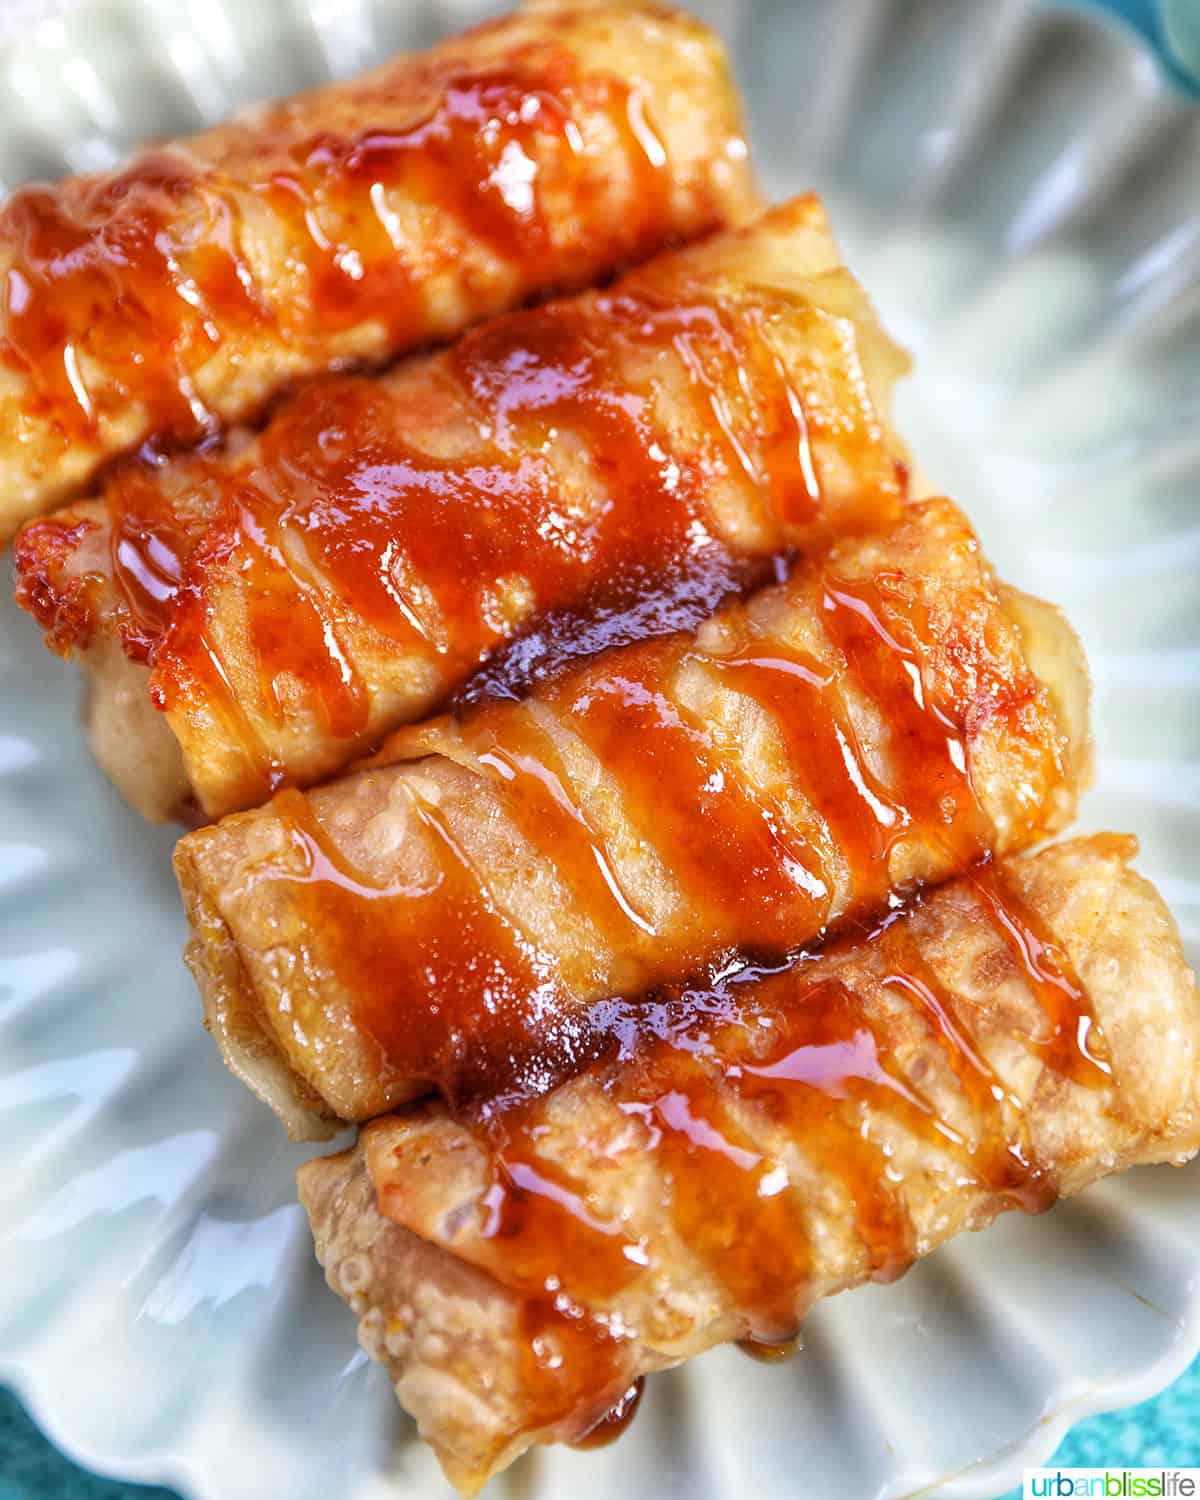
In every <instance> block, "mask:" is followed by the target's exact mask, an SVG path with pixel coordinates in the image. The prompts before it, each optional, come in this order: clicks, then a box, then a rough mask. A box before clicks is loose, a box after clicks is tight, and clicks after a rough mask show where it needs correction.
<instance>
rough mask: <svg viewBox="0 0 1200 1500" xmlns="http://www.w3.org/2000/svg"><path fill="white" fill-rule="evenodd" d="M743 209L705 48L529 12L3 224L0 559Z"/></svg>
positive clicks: (63, 188) (162, 154)
mask: <svg viewBox="0 0 1200 1500" xmlns="http://www.w3.org/2000/svg"><path fill="white" fill-rule="evenodd" d="M757 203H758V196H757V192H756V190H755V187H754V183H753V180H752V177H751V174H750V170H749V165H748V159H747V153H746V148H745V143H744V141H743V139H742V124H741V112H740V105H739V100H738V97H737V92H736V89H735V87H734V85H733V82H732V80H731V78H730V75H729V71H728V64H727V60H726V57H725V54H724V51H723V49H722V47H721V45H720V43H719V42H718V41H717V39H716V38H715V37H714V36H713V34H712V33H711V32H709V31H708V30H707V29H706V28H705V27H703V26H701V25H700V24H699V23H698V22H697V21H695V20H694V19H692V18H690V17H688V16H686V15H685V14H684V13H683V12H681V11H671V10H667V9H664V8H662V7H660V6H657V5H651V4H636V3H631V4H620V3H614V4H587V3H582V4H570V3H563V4H556V5H543V6H531V7H529V8H527V9H526V10H524V11H522V12H520V13H518V14H516V15H513V16H510V17H507V18H505V19H502V20H500V21H497V22H493V23H491V24H489V25H485V26H482V27H479V28H477V29H475V30H473V31H471V32H469V33H467V34H466V35H465V36H461V37H457V38H452V39H450V40H447V41H445V42H442V43H439V44H438V45H437V46H435V47H433V48H431V49H430V50H429V51H428V52H424V53H415V54H404V55H401V56H398V57H396V58H394V59H392V60H391V61H389V62H387V63H384V64H383V65H382V66H381V67H379V68H377V69H376V70H374V71H373V72H370V73H368V74H366V75H364V76H363V77H361V78H357V79H354V80H350V81H346V82H339V83H333V84H329V85H326V86H324V87H322V88H318V89H315V90H312V91H310V92H308V93H304V94H298V95H296V96H294V97H292V98H289V99H286V100H283V101H280V102H278V103H274V104H269V105H265V106H262V107H260V108H256V109H252V110H248V111H244V112H243V113H242V114H240V115H238V116H237V117H235V118H234V119H233V120H231V121H229V122H228V123H227V124H224V125H221V126H218V127H216V128H215V129H212V130H208V131H206V132H204V133H203V134H200V135H195V136H191V137H189V138H187V139H185V140H180V141H176V142H167V143H165V144H163V145H158V146H154V147H151V148H147V149H146V150H144V151H143V152H142V153H141V154H140V155H138V156H137V157H135V158H134V159H133V160H132V161H131V162H130V163H129V164H128V165H127V166H124V167H122V168H119V169H117V170H116V171H114V172H110V173H104V174H95V175H92V176H86V177H72V178H67V179H65V180H64V181H62V182H60V183H57V184H49V185H46V184H34V185H31V186H29V187H26V188H23V189H20V190H18V191H17V192H16V193H15V194H14V195H13V197H12V198H11V199H9V201H8V202H7V203H5V204H3V205H0V283H3V284H4V285H5V287H6V292H5V296H4V298H3V301H2V302H0V432H3V434H4V436H3V440H2V441H0V541H3V540H7V539H8V538H9V537H10V536H11V535H12V534H13V532H14V531H15V530H16V529H17V526H18V525H19V524H20V523H21V522H22V521H24V520H26V519H27V518H29V517H31V516H34V515H37V514H39V513H42V512H44V511H45V510H47V509H48V508H49V507H50V506H51V505H53V504H57V503H60V502H61V501H63V500H65V499H70V498H71V497H72V496H73V495H75V494H78V493H79V492H80V491H81V490H82V489H83V487H84V486H85V485H86V484H87V483H88V482H89V481H90V480H91V478H92V476H93V475H94V473H95V471H96V470H97V468H98V466H99V465H101V464H102V463H103V462H104V461H106V460H108V459H110V458H113V457H114V456H116V455H118V454H121V453H124V452H127V451H130V450H132V449H134V448H136V447H137V446H138V445H139V444H140V443H142V442H143V441H144V440H146V439H147V438H152V437H153V438H157V439H165V440H166V441H167V442H168V444H171V443H174V444H178V443H181V442H182V443H188V444H190V443H192V442H194V441H196V440H197V438H200V437H205V436H210V435H211V434H212V433H213V432H214V431H218V430H219V429H220V428H221V427H222V426H223V425H227V424H234V423H242V422H245V421H248V420H254V419H256V418H257V416H258V415H259V414H260V413H261V411H262V409H263V407H264V405H265V404H266V403H267V402H268V401H269V400H270V399H271V398H272V397H274V396H275V395H277V394H278V392H279V391H280V390H281V389H283V388H284V387H285V386H287V385H289V384H292V383H294V382H296V381H298V380H300V379H302V378H304V377H308V376H312V375H314V374H317V373H319V372H321V371H324V370H329V369H331V368H339V367H344V366H345V365H346V364H348V363H364V362H366V363H379V362H381V361H383V360H385V359H390V358H393V357H395V356H396V355H397V354H400V353H402V352H404V351H405V350H409V349H414V348H419V347H421V346H422V345H425V344H429V343H431V342H435V341H439V340H444V339H446V338H449V337H451V336H453V335H454V334H456V333H457V332H459V331H460V330H461V329H463V328H465V327H466V326H468V325H469V324H471V323H474V322H476V321H478V320H479V319H481V318H484V317H487V316H490V315H492V314H494V313H497V312H500V311H503V310H504V309H506V308H511V307H514V306H518V305H519V304H520V303H522V302H523V301H525V300H526V299H527V298H529V297H531V296H536V295H544V294H546V293H548V292H552V291H555V290H566V289H572V288H575V287H581V286H586V285H589V284H591V283H592V282H593V281H595V280H597V279H599V278H603V277H605V276H607V275H610V274H611V273H612V272H613V271H615V270H617V269H619V268H620V267H621V266H622V265H624V264H628V263H630V262H632V261H635V260H637V259H640V258H643V257H645V256H647V255H650V254H653V253H654V252H655V251H657V250H659V249H661V248H662V247H663V246H665V245H670V244H673V243H677V242H679V241H682V240H686V239H690V238H692V237H694V236H695V235H697V234H701V233H704V232H706V231H707V230H710V229H713V228H715V227H717V226H719V225H722V224H726V223H732V222H737V221H738V220H740V219H744V218H746V217H748V216H749V214H751V213H752V212H753V211H754V209H755V207H756V205H757Z"/></svg>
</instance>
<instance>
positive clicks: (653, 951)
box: [176, 500, 1089, 1134]
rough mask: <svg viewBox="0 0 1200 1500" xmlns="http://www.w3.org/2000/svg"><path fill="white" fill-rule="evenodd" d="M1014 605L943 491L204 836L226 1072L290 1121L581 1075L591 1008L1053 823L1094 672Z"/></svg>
mask: <svg viewBox="0 0 1200 1500" xmlns="http://www.w3.org/2000/svg"><path fill="white" fill-rule="evenodd" d="M1022 600H1023V596H1019V595H1015V594H1013V593H1011V592H1010V591H1006V590H1001V589H1000V588H998V586H997V585H996V584H995V582H994V580H993V578H992V576H991V572H990V569H989V568H988V566H987V564H986V562H985V560H984V559H983V557H982V556H981V554H980V551H979V547H978V543H977V541H976V539H975V536H974V534H973V532H972V531H971V528H970V526H969V524H968V523H967V521H966V519H965V518H964V517H963V515H962V513H961V512H960V511H959V510H958V509H957V508H956V507H955V506H954V505H953V504H951V502H949V501H947V500H931V501H928V502H924V503H922V504H920V505H917V506H914V507H912V508H910V509H909V510H908V511H907V513H906V515H905V517H904V519H903V520H902V521H901V522H900V523H899V524H897V525H896V526H895V527H894V528H893V529H892V530H891V531H889V532H888V533H886V534H884V535H882V536H880V537H871V538H865V539H860V540H855V541H847V542H844V543H841V544H839V545H838V546H837V547H835V548H834V549H833V550H832V551H831V552H830V553H829V554H827V555H826V556H825V557H823V558H822V559H821V560H819V561H811V562H808V563H804V564H800V565H797V567H796V568H795V569H794V571H793V573H792V575H791V577H790V579H789V580H788V582H787V583H785V584H782V585H780V586H778V587H774V588H771V589H768V590H765V591H764V592H762V593H761V594H759V595H757V596H756V597H755V598H754V599H752V600H751V601H750V602H749V604H747V605H740V604H739V605H736V606H733V607H730V608H727V609H726V610H725V611H723V612H722V613H721V614H719V615H718V616H716V617H715V618H714V619H712V620H710V621H708V622H706V623H705V624H704V625H703V626H702V627H701V629H700V631H699V632H698V633H697V634H696V636H695V637H694V638H687V637H673V638H670V639H668V640H664V641H659V642H652V643H649V644H644V645H640V646H635V647H629V648H625V649H623V650H617V651H611V652H608V653H605V654H603V655H601V656H600V657H598V658H596V659H595V661H593V662H591V663H589V664H586V665H584V666H582V667H579V668H576V669H575V670H573V671H572V672H569V673H567V674H566V675H565V676H563V677H562V678H561V679H559V680H557V681H554V682H549V683H544V684H542V686H541V687H540V688H539V689H537V690H536V691H535V692H534V693H533V694H532V696H531V697H530V698H529V699H528V700H526V701H525V702H524V703H514V702H493V703H486V704H481V705H478V706H477V707H476V708H474V709H473V710H471V711H468V712H466V713H465V714H463V715H462V716H460V717H458V718H457V719H443V720H435V721H431V722H430V723H428V724H426V725H423V726H420V727H418V728H415V729H413V730H411V731H403V732H401V733H400V734H399V735H398V736H397V737H396V738H395V739H394V740H392V741H390V742H389V743H388V744H387V745H386V746H385V748H384V750H383V751H382V752H381V753H380V754H379V755H378V756H376V757H375V758H374V759H373V760H372V761H371V762H370V763H368V765H367V767H366V768H365V769H363V770H361V771H358V772H356V773H354V774H353V775H351V776H348V777H346V778H345V779H343V780H341V781H339V782H335V783H332V784H331V785H329V786H327V787H323V788H320V789H317V790H315V791H313V792H310V793H307V794H301V793H299V792H294V791H293V792H288V793H285V794H283V795H281V796H280V797H279V798H277V799H276V800H275V801H273V802H271V803H269V804H268V805H267V806H266V807H265V808H262V809H259V810H257V811H254V812H251V813H245V814H240V815H237V816H235V817H233V818H229V819H226V820H224V821H223V822H222V823H220V824H218V825H217V826H215V827H214V828H210V829H202V830H199V831H197V832H195V833H192V834H190V835H188V836H187V837H186V838H184V839H183V840H181V842H180V843H179V845H178V847H177V854H176V871H177V874H178V878H179V881H180V886H181V889H182V891H183V895H184V899H185V902H186V904H187V909H188V913H189V917H190V921H191V927H192V941H191V943H190V947H189V954H188V961H189V963H190V964H191V967H192V970H193V972H194V974H195V975H196V978H197V981H198V983H199V985H200V988H201V990H202V992H203V994H204V1000H205V1007H206V1014H207V1018H208V1024H209V1025H210V1026H211V1028H212V1029H213V1031H214V1032H215V1034H216V1037H217V1040H218V1042H219V1043H220V1045H221V1047H222V1049H223V1051H224V1053H225V1057H226V1060H227V1061H228V1062H229V1063H230V1065H231V1066H232V1067H233V1068H234V1070H235V1071H236V1072H238V1073H239V1075H240V1076H241V1077H243V1078H244V1079H245V1080H246V1082H247V1083H249V1085H250V1086H251V1087H252V1088H254V1089H255V1090H256V1091H257V1092H259V1093H260V1094H261V1095H262V1096H263V1097H265V1098H267V1099H268V1100H269V1102H271V1103H272V1105H273V1106H274V1107H275V1108H276V1109H277V1110H278V1111H279V1113H280V1114H281V1116H282V1117H283V1118H284V1120H285V1123H286V1124H287V1125H288V1127H289V1129H290V1130H291V1131H292V1132H293V1133H294V1134H307V1133H310V1132H312V1131H318V1130H320V1129H321V1128H322V1124H321V1120H322V1118H325V1119H328V1118H331V1117H332V1118H341V1119H346V1120H364V1119H369V1118H370V1117H371V1116H373V1115H377V1114H380V1113H382V1112H383V1111H384V1110H385V1109H388V1108H390V1107H392V1106H394V1105H396V1104H398V1103H401V1102H403V1101H405V1100H407V1099H410V1098H413V1097H416V1096H418V1095H419V1094H421V1093H423V1092H425V1091H427V1090H428V1089H429V1088H430V1087H436V1088H438V1089H439V1090H440V1091H441V1092H442V1093H443V1094H444V1095H445V1096H447V1097H452V1098H454V1097H464V1096H466V1095H467V1094H469V1093H473V1092H483V1093H487V1092H495V1091H497V1090H501V1089H502V1088H503V1087H504V1085H505V1082H506V1080H508V1079H510V1078H520V1077H522V1076H524V1075H525V1074H526V1073H530V1072H532V1073H534V1074H537V1073H542V1072H544V1071H545V1069H546V1068H547V1067H549V1066H551V1065H552V1064H557V1063H569V1062H570V1060H571V1058H572V1056H573V1055H574V1053H575V1051H576V1050H577V1048H578V1047H579V1046H580V1045H581V1043H582V1033H581V1029H580V1028H581V1027H583V1026H584V1017H585V1015H586V1010H587V1007H588V1005H590V1004H591V1003H593V1002H595V1001H599V1000H604V999H606V998H608V997H610V996H614V995H617V996H620V995H636V994H642V993H645V992H647V991H649V990H652V989H655V988H656V987H658V986H661V985H664V984H672V983H678V982H681V981H683V980H685V979H686V978H688V977H689V976H693V975H695V974H697V973H703V972H705V971H706V970H707V969H709V968H711V967H715V966H719V965H720V964H721V963H722V962H724V961H725V959H726V957H727V956H728V955H729V954H730V953H737V952H741V953H746V952H749V953H754V954H758V955H760V956H762V955H772V954H773V955H782V954H784V953H786V952H787V951H790V950H791V949H793V948H794V947H796V946H797V945H799V944H803V943H805V942H809V941H812V940H815V939H816V938H818V937H819V936H820V935H821V934H822V933H823V932H824V931H825V930H826V929H828V928H829V927H830V926H831V925H833V924H836V923H838V922H844V921H846V920H848V919H850V918H854V917H861V916H863V915H869V914H871V913H873V912H874V911H876V910H878V909H880V907H881V906H883V905H885V904H886V902H887V901H888V900H889V899H890V898H891V897H893V896H894V895H896V894H902V893H904V892H906V891H909V890H912V889H913V888H915V887H916V886H917V885H919V884H920V883H922V882H926V881H932V880H935V879H941V878H945V877H947V876H950V875H953V874H955V873H958V872H959V871H961V870H962V869H964V868H966V867H967V866H968V865H969V864H971V863H973V862H974V861H975V860H977V859H979V858H981V857H983V856H985V855H987V854H989V853H999V854H1003V853H1007V852H1011V851H1015V850H1018V849H1021V848H1023V847H1027V846H1028V845H1030V844H1031V843H1033V842H1035V841H1037V840H1038V839H1040V838H1042V837H1043V836H1045V835H1046V834H1047V833H1048V832H1051V831H1054V830H1056V829H1058V828H1061V827H1062V826H1063V825H1064V824H1065V823H1066V822H1067V821H1068V820H1069V818H1070V817H1071V815H1072V812H1073V809H1074V806H1075V801H1076V797H1077V794H1078V791H1079V789H1080V786H1081V784H1082V782H1083V780H1084V779H1085V777H1086V774H1087V766H1088V753H1089V752H1088V726H1087V713H1086V694H1087V687H1086V681H1087V679H1086V670H1085V666H1084V662H1083V658H1082V655H1081V652H1080V648H1079V645H1078V642H1077V641H1076V639H1075V637H1074V636H1073V635H1072V634H1071V632H1070V630H1069V629H1068V627H1067V626H1066V625H1065V623H1064V622H1063V621H1062V618H1061V616H1060V615H1058V613H1057V611H1054V610H1051V609H1050V607H1049V606H1046V605H1042V604H1040V603H1030V602H1022ZM1033 660H1036V661H1038V662H1039V664H1041V665H1042V667H1043V669H1044V671H1045V672H1046V677H1045V678H1044V679H1043V678H1039V677H1038V676H1037V675H1036V673H1035V672H1034V671H1033V670H1032V668H1031V665H1030V662H1031V661H1033Z"/></svg>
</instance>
